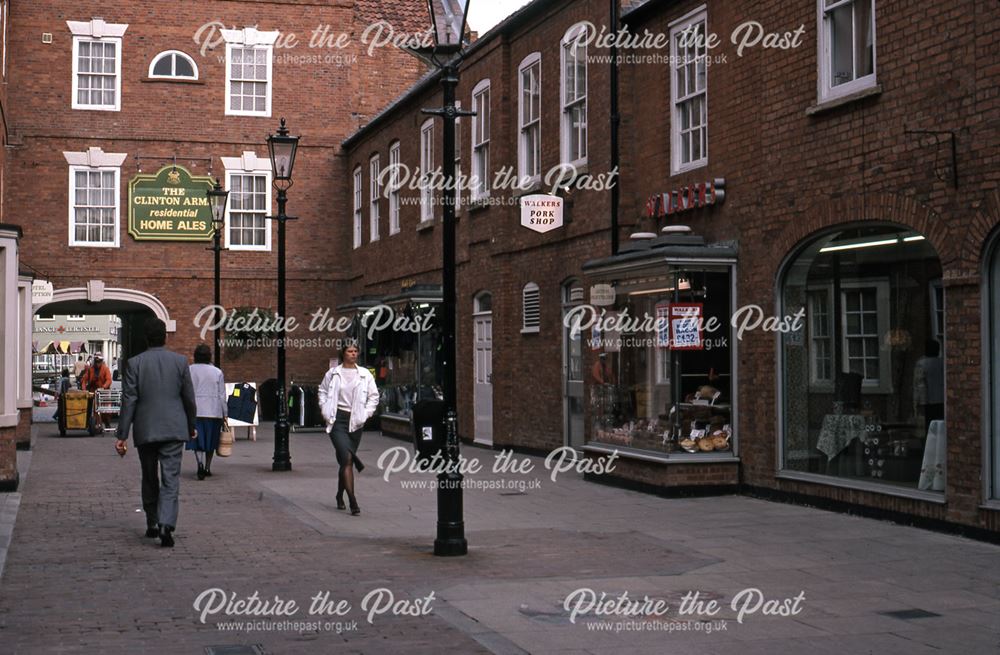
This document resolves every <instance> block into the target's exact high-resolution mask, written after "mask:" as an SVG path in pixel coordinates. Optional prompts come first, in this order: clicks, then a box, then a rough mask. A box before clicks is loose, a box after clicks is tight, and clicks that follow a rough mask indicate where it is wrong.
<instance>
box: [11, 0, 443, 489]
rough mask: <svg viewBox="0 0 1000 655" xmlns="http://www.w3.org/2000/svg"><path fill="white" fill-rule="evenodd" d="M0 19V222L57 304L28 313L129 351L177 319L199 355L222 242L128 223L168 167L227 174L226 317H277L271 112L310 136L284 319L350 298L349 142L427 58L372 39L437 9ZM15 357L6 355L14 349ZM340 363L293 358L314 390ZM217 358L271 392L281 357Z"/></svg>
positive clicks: (66, 11)
mask: <svg viewBox="0 0 1000 655" xmlns="http://www.w3.org/2000/svg"><path fill="white" fill-rule="evenodd" d="M0 6H2V9H3V16H2V18H3V27H4V31H3V34H4V48H3V55H2V56H3V69H4V84H3V85H0V102H2V103H3V109H4V111H3V113H2V120H3V121H4V128H5V129H4V132H3V135H4V145H5V146H6V147H5V148H4V150H3V153H2V156H3V157H5V162H4V165H3V167H2V170H3V183H2V185H0V188H2V189H3V197H2V203H0V205H2V211H3V219H2V220H4V221H7V222H9V223H14V224H16V225H18V226H20V230H21V231H22V234H21V236H20V241H19V243H20V260H19V261H20V263H21V265H22V266H23V267H25V270H26V272H29V273H30V275H31V276H34V277H36V278H40V279H45V280H48V281H50V282H52V284H53V287H54V295H53V300H52V302H50V303H47V304H45V305H44V306H36V307H35V308H34V309H35V310H36V311H37V310H40V309H43V310H44V311H45V312H46V313H48V314H52V313H60V314H88V315H90V314H100V313H110V314H118V315H120V316H122V317H123V321H124V323H123V329H124V336H123V344H124V348H125V351H126V354H129V353H130V352H135V351H137V350H140V349H141V348H142V347H143V346H142V344H141V343H140V342H141V337H140V336H139V335H140V333H141V332H140V331H141V323H142V320H141V319H143V318H144V317H146V316H150V315H156V316H158V317H160V318H162V319H164V320H165V321H166V322H167V325H168V331H169V333H170V336H169V342H170V345H171V347H173V348H175V349H177V350H179V351H180V352H185V353H190V352H191V351H192V350H193V349H194V347H195V345H197V344H198V343H199V342H200V341H202V337H201V335H200V334H199V330H198V329H197V328H196V326H195V323H194V320H195V317H196V316H197V315H198V312H199V310H200V309H201V308H203V307H205V306H207V305H211V304H212V297H213V259H212V255H211V253H209V252H206V247H207V246H208V245H209V244H210V238H209V234H210V230H208V231H203V232H202V233H201V234H200V235H199V236H198V238H197V240H180V239H183V238H186V237H189V236H190V235H189V234H186V233H185V228H184V226H183V225H182V224H181V222H180V219H178V220H177V221H175V222H173V223H172V224H171V228H170V230H168V231H170V232H171V234H169V235H168V236H169V239H168V240H150V239H149V238H148V234H147V235H146V237H147V238H144V237H143V236H133V229H132V228H134V227H135V226H133V225H130V220H129V215H130V207H129V191H128V190H129V185H130V182H131V181H134V180H135V179H136V178H138V177H139V176H140V175H154V174H156V173H157V172H161V173H162V174H163V175H167V176H170V175H176V174H178V172H180V173H183V174H184V175H186V174H188V173H190V175H191V176H194V177H195V178H199V177H200V178H218V179H219V180H220V181H221V182H222V183H223V185H224V186H226V187H227V188H229V189H230V192H231V194H230V204H229V214H228V216H227V224H226V227H225V245H226V246H227V248H228V250H227V251H226V252H224V253H223V254H222V266H221V268H222V283H221V298H222V303H223V305H224V306H225V307H226V308H228V309H233V308H239V307H260V308H262V309H270V310H271V311H273V310H274V308H275V305H276V300H275V289H276V259H277V258H276V237H275V233H276V226H273V225H272V221H271V220H270V219H267V218H266V217H267V216H269V215H271V214H273V202H272V195H273V194H272V189H271V183H270V175H271V174H270V163H269V160H268V153H267V146H266V139H267V136H268V134H269V133H272V132H274V131H275V130H276V128H277V127H278V122H279V117H284V118H286V119H287V120H288V124H289V127H290V129H291V131H292V133H294V134H298V135H300V136H301V147H300V148H299V155H298V160H297V166H296V168H295V186H294V190H293V191H291V192H290V201H289V206H288V209H289V213H290V214H293V215H296V216H297V217H298V220H297V221H295V222H293V223H290V224H289V228H288V234H289V240H288V241H289V247H288V257H287V261H288V288H289V297H288V311H289V313H290V314H291V315H295V316H302V315H304V314H306V313H308V312H310V311H314V310H315V308H316V307H317V306H322V305H326V304H328V303H329V302H332V301H333V299H334V298H335V297H336V296H337V295H338V293H340V289H341V288H343V287H346V284H347V281H348V280H349V279H350V273H349V268H348V267H347V266H346V265H345V263H344V261H343V259H342V258H339V257H336V256H335V251H336V248H337V241H338V239H340V238H342V235H340V234H339V231H338V230H337V229H336V227H332V225H333V223H332V222H331V221H330V218H331V216H333V215H335V214H336V212H337V210H338V209H339V206H340V204H341V201H342V198H343V197H345V196H346V191H345V190H344V187H343V180H345V179H346V175H345V173H344V172H343V169H342V167H343V162H342V158H341V156H340V142H341V141H342V140H343V139H344V138H345V137H346V136H348V135H349V134H351V133H352V132H353V131H354V130H355V129H357V127H358V126H359V125H360V124H362V123H363V122H364V121H365V120H366V117H367V116H369V115H371V114H373V113H375V112H376V111H377V110H378V109H379V108H381V107H383V106H385V105H386V104H387V103H388V102H389V101H390V100H391V99H392V98H394V97H396V96H397V95H398V94H399V93H400V92H401V91H402V90H403V89H405V88H406V87H407V86H408V85H410V84H411V83H412V82H414V81H416V80H417V79H418V78H419V77H420V75H421V74H422V73H423V65H422V64H420V63H419V62H418V61H417V60H415V59H413V58H412V57H410V56H408V55H406V54H405V53H403V52H402V51H400V50H398V49H397V48H394V47H386V46H385V45H384V43H381V42H380V40H381V41H384V40H385V38H386V37H387V36H389V35H390V34H396V35H399V34H417V33H419V32H421V31H424V30H425V29H426V27H425V23H426V17H425V16H426V4H425V3H423V2H418V1H416V0H413V1H411V2H382V1H379V0H357V1H356V2H330V3H320V4H317V3H315V2H304V1H300V0H288V1H284V2H268V3H260V2H228V1H225V2H224V1H218V2H216V1H209V2H199V3H181V4H176V3H175V4H163V3H152V4H151V3H145V2H96V3H89V4H88V5H87V7H86V8H81V6H80V5H79V4H78V3H73V2H65V1H62V0H51V1H43V2H13V3H11V2H4V3H2V5H0ZM379 30H381V31H379ZM227 61H228V62H229V64H230V65H229V66H227V63H226V62H227ZM177 179H180V180H182V183H183V182H184V181H185V180H186V177H183V178H182V177H178V178H177ZM172 183H176V180H174V181H173V182H172ZM198 184H200V185H201V187H199V188H200V189H201V190H199V191H198V193H197V196H198V198H196V200H201V201H202V202H203V201H204V195H203V190H204V186H205V183H204V182H197V183H195V186H194V187H191V188H195V187H197V185H198ZM189 195H195V194H189ZM203 209H204V208H203ZM178 211H180V210H178ZM192 211H196V210H192ZM151 215H152V216H157V215H159V216H167V214H164V213H162V212H161V213H160V214H155V213H154V214H151ZM175 215H176V216H178V217H181V218H183V216H181V214H180V213H178V214H175ZM185 216H186V214H185ZM199 216H200V218H199V220H202V219H203V217H204V211H202V214H200V215H199ZM164 220H166V219H164ZM191 223H195V221H191ZM164 224H166V223H164ZM203 227H204V226H203ZM11 234H12V235H13V234H14V232H11ZM161 236H162V235H161ZM12 238H13V237H12ZM26 280H27V278H26ZM26 283H27V284H30V280H27V282H26ZM29 306H30V305H29ZM12 307H13V305H12ZM29 320H30V319H29ZM28 332H29V345H28V348H29V349H28V350H27V353H28V354H29V356H30V326H29V328H28ZM8 334H11V333H10V332H8ZM12 338H13V337H12ZM205 340H207V341H210V340H211V336H207V337H206V338H205ZM7 345H9V346H10V350H9V351H7V350H6V348H5V352H9V353H11V354H13V353H18V354H20V352H21V351H20V350H18V349H16V348H14V347H13V345H12V344H5V346H7ZM331 350H332V347H331V346H328V345H323V344H316V345H312V344H310V345H306V346H304V347H300V348H290V349H289V351H288V373H289V376H290V377H291V378H293V379H299V380H313V381H318V380H319V378H320V377H321V376H322V374H323V372H324V371H325V370H326V362H327V357H328V355H329V353H330V352H331ZM4 363H5V364H7V362H6V361H5V362H4ZM224 363H225V368H226V373H227V377H228V378H229V379H230V380H234V381H235V380H253V381H256V382H258V383H260V382H263V381H264V380H266V379H267V378H271V377H273V376H274V372H273V371H274V349H273V348H269V349H256V350H249V351H246V352H241V351H239V350H237V349H227V352H226V355H225V358H224ZM10 368H11V370H13V366H11V367H10ZM28 371H29V373H28V375H29V381H30V366H29V368H28ZM25 397H26V403H20V404H19V405H18V406H19V407H21V405H22V404H23V405H24V406H23V407H21V411H20V414H21V418H20V422H19V423H20V426H21V427H20V429H19V431H18V437H19V439H21V440H22V441H23V442H24V444H25V445H26V444H27V439H28V432H27V427H28V423H29V420H30V407H31V401H30V393H28V394H26V396H25ZM18 398H21V394H20V393H19V394H18ZM0 413H3V414H4V415H6V414H7V410H6V408H4V409H3V411H2V412H0ZM4 420H5V421H6V419H4ZM5 427H6V425H5V424H0V430H3V429H5ZM8 451H9V452H8ZM12 467H13V451H12V450H10V449H8V448H7V447H6V442H3V443H0V478H5V479H11V478H12V475H13V474H11V471H12V470H13V468H12ZM8 469H9V470H8Z"/></svg>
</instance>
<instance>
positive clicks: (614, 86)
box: [611, 0, 621, 256]
mask: <svg viewBox="0 0 1000 655" xmlns="http://www.w3.org/2000/svg"><path fill="white" fill-rule="evenodd" d="M619 1H620V0H611V34H612V35H615V36H617V34H618V3H619ZM616 42H617V38H616V39H615V40H614V41H612V46H611V170H613V171H617V170H618V163H619V153H618V123H619V122H620V119H621V117H620V116H619V115H618V46H617V44H616ZM620 184H621V175H618V176H617V178H616V179H615V183H614V185H613V186H612V187H611V255H612V256H614V255H617V254H618V202H619V198H620V196H621V192H620V190H619V185H620Z"/></svg>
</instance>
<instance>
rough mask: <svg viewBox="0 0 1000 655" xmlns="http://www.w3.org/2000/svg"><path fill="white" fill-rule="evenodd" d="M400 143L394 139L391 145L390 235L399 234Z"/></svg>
mask: <svg viewBox="0 0 1000 655" xmlns="http://www.w3.org/2000/svg"><path fill="white" fill-rule="evenodd" d="M399 148H400V144H399V141H393V142H392V144H391V145H390V146H389V236H392V235H393V234H399V229H400V227H399V167H400V154H399V153H400V150H399Z"/></svg>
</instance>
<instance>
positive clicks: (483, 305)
mask: <svg viewBox="0 0 1000 655" xmlns="http://www.w3.org/2000/svg"><path fill="white" fill-rule="evenodd" d="M472 311H473V312H474V313H476V314H486V313H489V312H492V311H493V296H492V295H491V294H490V292H489V291H483V292H482V293H480V294H479V295H478V296H476V300H475V302H474V303H473V310H472Z"/></svg>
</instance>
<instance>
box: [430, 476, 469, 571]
mask: <svg viewBox="0 0 1000 655" xmlns="http://www.w3.org/2000/svg"><path fill="white" fill-rule="evenodd" d="M437 502H438V523H437V539H435V540H434V554H435V555H437V556H439V557H456V556H459V555H465V554H467V553H468V552H469V544H468V542H467V541H466V540H465V521H464V520H463V519H462V474H461V473H442V474H441V475H439V476H438V493H437Z"/></svg>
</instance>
